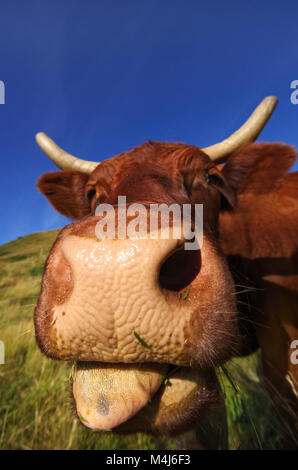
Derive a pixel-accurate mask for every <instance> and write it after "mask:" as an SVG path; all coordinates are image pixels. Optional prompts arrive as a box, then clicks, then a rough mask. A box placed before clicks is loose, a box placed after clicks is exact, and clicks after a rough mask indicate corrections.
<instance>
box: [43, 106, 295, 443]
mask: <svg viewBox="0 0 298 470" xmlns="http://www.w3.org/2000/svg"><path fill="white" fill-rule="evenodd" d="M276 104H277V98H275V97H267V98H265V99H264V100H263V101H262V102H261V103H260V104H259V106H258V107H257V108H256V109H255V111H254V112H253V113H252V115H251V116H250V118H249V119H248V120H247V121H246V123H244V124H243V126H242V127H241V128H240V129H239V130H237V131H236V132H235V133H233V134H232V135H231V136H230V137H229V138H227V139H225V140H224V141H222V142H219V143H217V144H215V145H212V146H210V147H207V148H204V149H200V148H198V147H196V146H194V145H186V144H182V143H165V142H153V141H148V142H146V143H144V144H143V145H140V146H138V147H135V148H134V149H132V150H130V151H128V152H124V153H122V154H120V155H117V156H115V157H113V158H110V159H107V160H105V161H103V162H101V163H99V162H90V161H86V160H82V159H79V158H77V157H74V156H72V155H70V154H69V153H67V152H66V151H64V150H62V149H61V148H60V147H58V146H57V145H56V144H55V143H54V142H53V140H51V139H50V138H49V137H48V136H47V135H46V134H44V133H38V134H37V136H36V140H37V143H38V145H39V146H40V148H41V149H42V150H43V151H44V152H45V154H46V155H47V156H48V157H49V158H50V159H51V160H52V161H53V162H54V163H55V164H56V165H57V166H58V167H59V168H60V170H59V171H57V172H51V173H47V174H44V175H42V176H41V177H40V178H39V180H38V183H37V187H38V189H39V191H40V192H41V193H42V194H44V195H45V196H46V198H47V199H48V201H49V202H50V204H51V205H52V206H53V207H54V208H55V209H56V210H57V211H58V212H60V213H61V214H63V215H65V216H67V217H69V218H71V219H73V220H74V222H72V223H71V224H69V225H67V226H66V227H64V228H63V229H62V230H61V232H60V233H59V235H58V238H57V240H56V241H55V243H54V245H53V247H52V249H51V251H50V254H49V256H48V259H47V262H46V265H45V269H44V274H43V278H42V285H41V291H40V295H39V299H38V302H37V306H36V308H35V313H34V322H35V331H36V338H37V343H38V345H39V347H40V348H41V350H42V352H43V353H44V354H46V356H48V357H50V358H52V359H60V360H66V361H75V367H74V370H73V372H72V393H73V397H74V402H75V407H76V412H77V415H78V417H79V419H80V421H81V422H82V424H84V425H85V426H87V427H89V428H91V429H93V430H105V429H113V430H115V431H116V432H123V433H127V432H139V431H141V432H146V433H151V434H153V435H155V436H164V435H167V436H179V435H183V433H191V432H192V430H194V429H196V427H197V425H198V423H200V422H205V421H204V420H208V416H210V417H211V416H212V417H213V418H212V419H210V420H209V424H210V423H213V424H214V419H215V421H216V423H217V424H216V423H215V425H213V424H212V426H213V429H215V428H216V427H217V428H218V422H219V421H218V420H221V419H222V415H224V403H223V398H222V395H221V392H220V387H219V384H218V380H217V375H216V370H217V368H218V367H221V366H223V365H224V363H225V362H226V361H228V360H229V359H230V358H232V357H235V356H243V355H247V354H250V353H252V352H254V351H256V350H257V349H258V348H260V350H261V354H262V365H263V372H264V378H265V382H266V387H267V391H268V395H269V396H270V398H271V400H272V402H273V404H274V406H275V408H276V410H277V412H278V413H279V415H280V416H281V418H282V422H283V425H284V427H285V432H286V434H287V441H288V443H289V444H288V445H289V447H291V446H295V445H296V444H297V442H296V438H295V432H296V431H295V430H297V390H298V367H297V365H295V363H294V362H295V361H294V362H293V361H291V353H292V349H291V347H292V344H293V341H295V340H297V339H298V239H297V233H298V173H297V172H292V173H290V172H289V170H290V168H291V166H292V165H293V163H294V162H295V159H296V152H295V150H294V148H293V147H291V146H289V145H285V144H282V143H257V144H256V143H254V141H255V140H256V138H257V136H258V135H259V133H260V132H261V130H262V129H263V127H264V126H265V124H266V122H267V121H268V119H269V118H270V116H271V114H272V112H273V110H274V108H275V106H276ZM120 196H121V197H123V196H125V198H126V199H125V201H126V203H125V204H126V205H125V207H124V209H125V210H127V212H128V210H129V208H130V207H132V205H133V204H136V203H138V204H142V205H143V207H145V212H146V214H147V216H148V217H149V206H151V205H152V204H155V205H156V204H157V205H160V204H165V205H166V206H167V207H169V206H171V205H172V204H175V205H176V206H178V207H182V206H184V205H188V206H190V207H191V224H192V225H191V227H193V223H194V213H195V212H194V210H193V209H194V207H196V205H198V204H201V205H203V216H202V222H203V232H202V243H201V244H200V245H199V246H196V248H195V249H193V250H186V249H185V241H186V239H185V235H181V236H180V238H179V237H176V238H175V237H174V235H173V230H174V223H173V218H171V217H170V218H169V225H170V227H169V228H170V230H169V232H168V233H169V236H168V237H167V238H166V237H164V238H163V237H162V236H161V233H162V230H163V227H162V226H161V224H159V225H158V227H157V229H156V234H155V235H156V237H152V238H150V237H135V238H133V237H128V236H124V237H123V236H119V235H118V236H117V235H116V236H115V237H112V238H109V237H105V236H104V237H102V238H100V237H98V236H97V235H96V227H97V224H98V222H99V221H100V220H102V219H103V213H102V214H101V215H98V212H97V210H98V208H100V207H102V206H103V205H105V206H104V207H107V206H106V205H109V207H112V208H113V209H114V219H113V220H114V224H115V227H116V228H117V229H119V228H120V225H121V220H122V219H121V213H122V212H121V211H123V207H120V206H119V197H120ZM120 219H121V220H120ZM132 220H133V217H132V216H131V215H130V217H128V219H127V220H126V224H128V222H131V221H132ZM122 228H123V227H122ZM118 234H119V231H118ZM243 286H245V287H243ZM214 416H215V418H214ZM212 420H213V421H212ZM222 423H223V424H222V427H223V428H224V427H225V424H224V418H223V420H222ZM212 426H211V428H212ZM224 445H225V444H220V446H224Z"/></svg>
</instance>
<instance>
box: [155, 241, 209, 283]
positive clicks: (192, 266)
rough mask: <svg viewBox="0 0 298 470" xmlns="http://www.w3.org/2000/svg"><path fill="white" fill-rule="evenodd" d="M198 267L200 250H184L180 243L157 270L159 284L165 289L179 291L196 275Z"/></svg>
mask: <svg viewBox="0 0 298 470" xmlns="http://www.w3.org/2000/svg"><path fill="white" fill-rule="evenodd" d="M200 269H201V252H200V250H184V245H182V246H181V247H180V248H178V250H176V251H174V252H173V253H172V254H171V255H170V256H169V257H168V258H167V259H166V260H165V261H164V263H163V264H162V266H161V268H160V271H159V284H160V286H161V287H163V288H165V289H168V290H172V291H179V290H181V289H184V288H185V287H186V286H188V285H189V284H190V283H191V282H192V281H193V280H194V279H195V278H196V277H197V275H198V273H199V271H200Z"/></svg>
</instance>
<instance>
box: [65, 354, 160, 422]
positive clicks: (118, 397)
mask: <svg viewBox="0 0 298 470" xmlns="http://www.w3.org/2000/svg"><path fill="white" fill-rule="evenodd" d="M167 371H168V365H166V364H140V365H136V364H117V367H115V366H113V365H112V364H102V363H92V362H89V363H88V362H79V363H77V364H76V366H75V368H74V370H73V374H72V378H73V396H74V399H75V402H76V409H77V413H78V416H79V418H80V420H81V422H82V423H83V424H84V425H85V426H87V427H88V428H91V429H94V430H109V429H112V428H114V427H115V426H119V424H121V423H123V422H125V421H127V420H128V419H129V418H131V417H132V416H133V415H135V414H136V413H137V412H138V411H139V410H140V409H141V408H143V407H144V406H145V405H146V404H147V403H148V402H150V401H151V398H152V397H153V395H154V394H155V393H156V392H157V390H158V389H159V387H160V386H161V384H162V382H163V379H164V376H165V375H166V373H167Z"/></svg>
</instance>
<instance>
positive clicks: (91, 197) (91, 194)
mask: <svg viewBox="0 0 298 470" xmlns="http://www.w3.org/2000/svg"><path fill="white" fill-rule="evenodd" d="M95 194H96V191H95V189H91V191H89V192H88V194H87V198H88V201H91V200H92V199H93V197H94V196H95Z"/></svg>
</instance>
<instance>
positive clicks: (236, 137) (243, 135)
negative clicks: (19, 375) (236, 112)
mask: <svg viewBox="0 0 298 470" xmlns="http://www.w3.org/2000/svg"><path fill="white" fill-rule="evenodd" d="M277 103H278V99H277V98H276V97H275V96H267V97H266V98H264V99H263V101H261V103H260V104H259V106H258V107H257V108H256V109H255V110H254V112H253V113H252V115H251V116H250V117H249V118H248V120H247V121H246V122H245V123H244V124H243V126H241V127H240V129H238V130H237V131H236V132H234V134H232V135H230V137H228V138H227V139H225V140H223V141H222V142H218V144H214V145H211V146H210V147H206V148H203V149H202V150H203V152H205V153H206V154H207V155H209V157H210V158H211V160H213V161H215V162H216V163H223V162H224V161H225V160H226V159H227V158H228V156H229V155H230V154H231V153H232V152H234V151H235V150H237V149H238V148H239V147H241V146H242V145H244V144H247V143H249V142H254V141H255V140H256V138H257V137H258V135H259V134H260V132H261V131H262V129H263V127H264V126H265V124H266V122H267V121H268V119H269V118H270V116H271V114H272V113H273V111H274V109H275V106H276V105H277Z"/></svg>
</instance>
